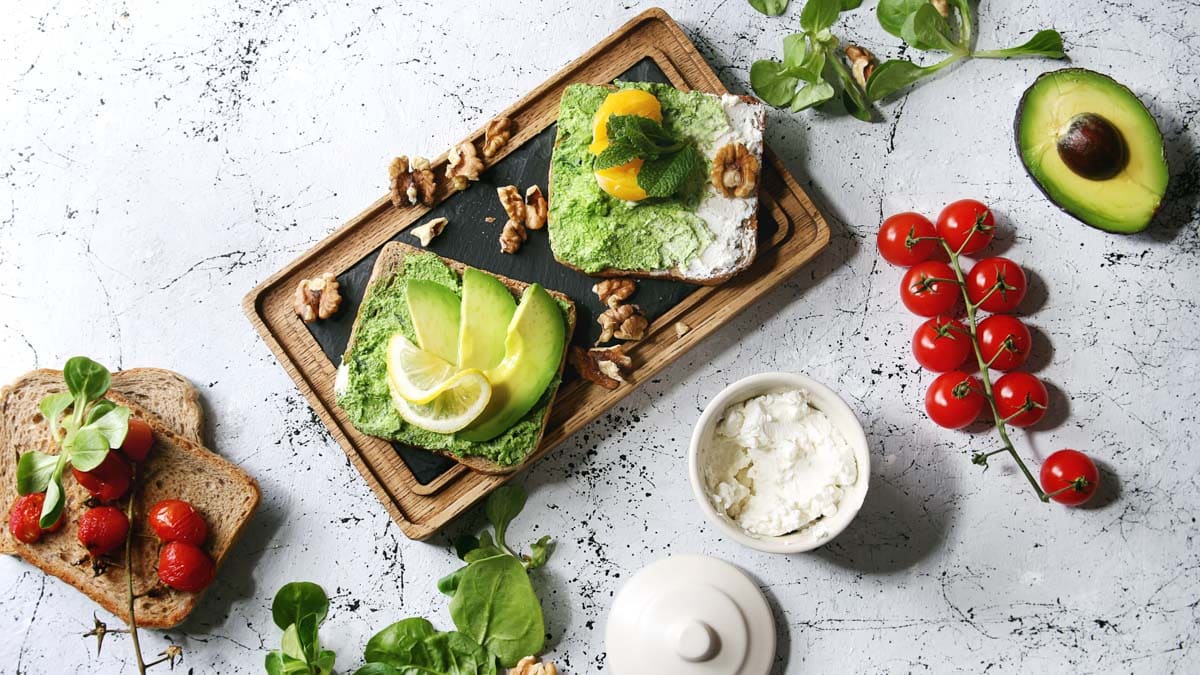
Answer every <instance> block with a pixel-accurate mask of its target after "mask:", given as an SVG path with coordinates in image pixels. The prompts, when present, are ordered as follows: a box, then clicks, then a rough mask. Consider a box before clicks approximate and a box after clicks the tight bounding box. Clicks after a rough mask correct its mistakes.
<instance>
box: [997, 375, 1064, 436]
mask: <svg viewBox="0 0 1200 675" xmlns="http://www.w3.org/2000/svg"><path fill="white" fill-rule="evenodd" d="M992 395H993V396H994V397H995V398H996V409H997V410H999V411H1000V418H1001V419H1003V420H1004V421H1005V423H1007V424H1011V425H1012V426H1014V427H1031V426H1033V425H1035V424H1037V423H1038V422H1040V421H1041V420H1042V418H1043V417H1045V415H1046V406H1048V405H1050V396H1049V395H1048V394H1047V393H1046V385H1044V384H1042V381H1041V380H1039V379H1037V378H1036V377H1034V376H1033V375H1030V374H1029V373H1023V372H1020V371H1016V372H1012V373H1006V374H1004V375H1001V376H1000V379H998V380H996V383H995V384H994V385H992Z"/></svg>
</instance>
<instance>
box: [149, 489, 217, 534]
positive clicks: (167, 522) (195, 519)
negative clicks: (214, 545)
mask: <svg viewBox="0 0 1200 675" xmlns="http://www.w3.org/2000/svg"><path fill="white" fill-rule="evenodd" d="M146 520H147V521H148V522H149V523H150V529H152V530H154V534H157V535H158V538H159V539H162V540H163V541H182V542H185V543H188V544H191V545H193V546H200V545H201V544H203V543H204V539H205V538H206V537H207V536H208V525H206V524H205V523H204V518H202V517H201V516H200V514H199V512H197V511H196V509H195V508H194V507H193V506H192V505H191V504H189V503H187V502H185V501H183V500H182V499H164V500H162V501H161V502H158V503H157V504H155V505H154V506H151V507H150V511H149V512H148V513H147V514H146Z"/></svg>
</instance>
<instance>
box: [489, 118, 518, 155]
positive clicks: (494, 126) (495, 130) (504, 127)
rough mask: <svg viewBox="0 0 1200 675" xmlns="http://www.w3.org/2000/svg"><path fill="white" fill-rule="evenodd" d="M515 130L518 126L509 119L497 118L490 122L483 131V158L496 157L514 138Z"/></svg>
mask: <svg viewBox="0 0 1200 675" xmlns="http://www.w3.org/2000/svg"><path fill="white" fill-rule="evenodd" d="M515 128H516V125H515V124H514V123H513V121H512V120H510V119H508V118H507V117H497V118H496V119H494V120H492V121H491V122H488V123H487V126H486V127H484V130H483V158H484V159H491V158H493V157H495V156H496V153H498V152H500V150H501V149H502V148H504V146H506V145H508V139H510V138H512V135H513V131H514V130H515Z"/></svg>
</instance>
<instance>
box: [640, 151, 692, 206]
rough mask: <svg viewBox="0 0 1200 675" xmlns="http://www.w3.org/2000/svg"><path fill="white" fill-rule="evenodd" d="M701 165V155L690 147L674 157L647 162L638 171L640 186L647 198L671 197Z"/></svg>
mask: <svg viewBox="0 0 1200 675" xmlns="http://www.w3.org/2000/svg"><path fill="white" fill-rule="evenodd" d="M700 163H701V159H700V153H699V152H698V151H697V150H696V148H695V147H693V146H690V145H689V146H687V147H685V148H683V149H682V150H680V151H679V152H676V153H675V154H673V155H670V156H667V157H659V158H656V159H649V160H646V163H645V164H643V165H642V168H641V170H639V171H638V186H640V187H641V188H642V189H643V190H645V191H646V195H647V196H650V197H670V196H671V195H673V194H675V191H676V190H678V189H679V186H680V185H683V181H684V180H686V179H687V177H688V176H689V175H691V173H692V171H693V170H695V168H696V167H697V166H698V165H699V164H700Z"/></svg>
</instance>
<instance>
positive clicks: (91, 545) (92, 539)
mask: <svg viewBox="0 0 1200 675" xmlns="http://www.w3.org/2000/svg"><path fill="white" fill-rule="evenodd" d="M127 534H129V518H127V517H126V516H125V513H124V512H123V511H121V509H118V508H117V507H115V506H97V507H96V508H93V509H88V510H87V511H85V512H84V514H83V515H82V516H79V531H78V532H76V536H78V537H79V543H81V544H83V547H84V548H86V549H87V550H88V553H90V554H91V555H92V557H93V558H98V557H100V556H102V555H107V554H109V553H112V552H113V551H115V550H117V549H118V548H119V547H121V546H122V545H124V544H125V535H127Z"/></svg>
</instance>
